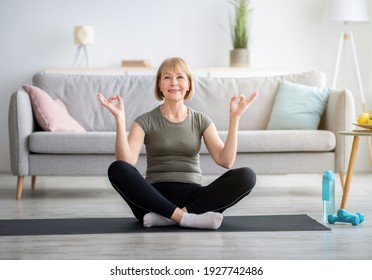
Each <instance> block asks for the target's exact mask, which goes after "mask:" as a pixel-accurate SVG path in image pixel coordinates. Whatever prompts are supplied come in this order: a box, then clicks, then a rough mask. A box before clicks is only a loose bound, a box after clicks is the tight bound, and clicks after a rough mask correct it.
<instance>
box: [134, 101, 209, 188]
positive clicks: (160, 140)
mask: <svg viewBox="0 0 372 280" xmlns="http://www.w3.org/2000/svg"><path fill="white" fill-rule="evenodd" d="M135 122H137V123H138V124H139V126H140V127H141V128H142V129H143V131H144V132H145V141H144V144H145V146H146V154H147V170H146V179H147V180H148V181H149V182H150V183H156V182H169V181H176V182H185V183H196V184H201V177H202V172H201V169H200V160H199V157H200V156H199V152H200V146H201V138H202V135H203V132H204V130H205V129H206V128H207V127H208V126H209V125H210V124H211V123H212V120H211V119H210V118H209V117H208V116H207V115H206V114H204V113H201V112H198V111H195V110H193V109H191V108H189V107H188V116H187V117H186V119H185V120H184V121H182V122H179V123H173V122H171V121H169V120H167V119H166V118H165V117H164V116H163V114H162V113H161V111H160V106H158V107H156V108H155V109H153V110H152V111H150V112H147V113H145V114H143V115H141V116H139V117H138V118H137V119H136V120H135Z"/></svg>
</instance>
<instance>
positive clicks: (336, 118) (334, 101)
mask: <svg viewBox="0 0 372 280" xmlns="http://www.w3.org/2000/svg"><path fill="white" fill-rule="evenodd" d="M354 121H355V104H354V97H353V95H352V93H351V92H350V91H349V90H332V91H331V94H330V96H329V98H328V103H327V107H326V111H325V116H324V129H326V130H330V131H332V132H333V133H334V134H335V135H336V149H335V152H336V159H335V160H336V163H335V166H336V170H335V172H338V173H346V170H347V164H348V161H349V155H350V150H351V143H352V139H351V137H345V136H343V135H340V134H339V131H345V130H347V131H351V130H353V124H352V123H353V122H354Z"/></svg>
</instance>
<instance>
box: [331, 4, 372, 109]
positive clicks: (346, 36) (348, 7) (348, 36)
mask: <svg viewBox="0 0 372 280" xmlns="http://www.w3.org/2000/svg"><path fill="white" fill-rule="evenodd" d="M326 18H327V19H328V20H330V21H336V22H342V23H343V24H344V31H342V32H341V35H340V41H339V45H338V52H337V60H336V67H335V73H334V77H333V87H336V83H337V76H338V70H339V67H340V59H341V53H342V49H343V46H344V44H345V43H346V42H347V41H350V43H351V48H352V52H353V58H354V64H355V71H356V74H357V79H358V85H359V90H360V96H361V100H362V104H363V105H362V106H363V110H365V97H364V90H363V85H362V80H361V75H360V71H359V64H358V59H357V55H356V50H355V43H354V38H353V34H352V32H351V31H348V30H347V26H348V25H349V24H350V23H353V22H368V21H369V17H368V0H328V2H327V6H326Z"/></svg>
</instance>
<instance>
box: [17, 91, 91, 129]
mask: <svg viewBox="0 0 372 280" xmlns="http://www.w3.org/2000/svg"><path fill="white" fill-rule="evenodd" d="M22 88H23V89H24V90H25V91H26V92H27V93H28V95H29V96H30V100H31V105H32V108H33V112H34V115H35V119H36V121H37V123H38V125H39V126H40V127H41V128H42V129H43V130H45V131H75V132H84V131H85V129H84V127H82V126H81V125H80V124H79V123H78V122H77V121H76V120H75V119H74V118H72V117H71V116H70V114H69V113H68V110H67V108H66V106H65V104H64V103H63V102H62V101H61V100H60V99H58V98H57V99H55V100H53V99H52V98H51V97H50V95H49V94H48V93H46V92H45V91H43V90H42V89H40V88H38V87H35V86H32V85H23V86H22Z"/></svg>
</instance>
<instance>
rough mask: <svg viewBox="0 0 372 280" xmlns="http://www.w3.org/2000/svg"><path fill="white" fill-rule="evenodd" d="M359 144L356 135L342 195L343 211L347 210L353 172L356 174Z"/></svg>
mask: <svg viewBox="0 0 372 280" xmlns="http://www.w3.org/2000/svg"><path fill="white" fill-rule="evenodd" d="M358 144H359V136H358V135H354V138H353V144H352V146H351V153H350V159H349V166H348V168H347V174H346V181H345V186H344V191H343V193H342V200H341V208H342V209H346V205H347V200H348V198H349V191H350V184H351V177H352V176H353V172H354V164H355V158H356V155H357V151H358Z"/></svg>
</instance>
